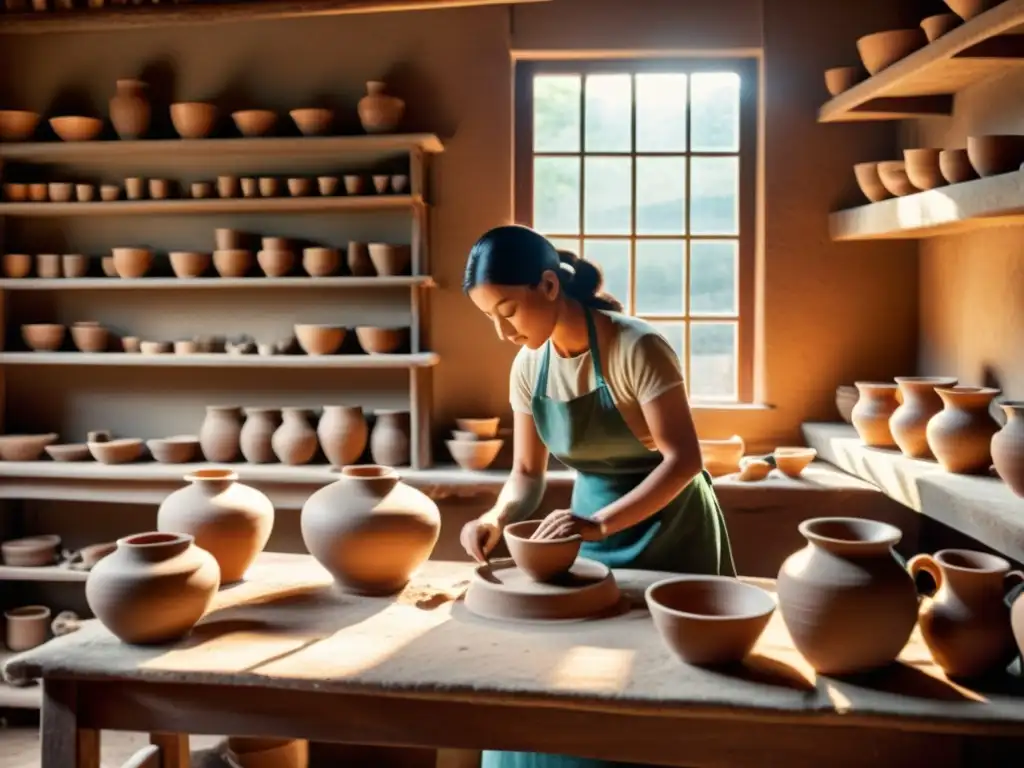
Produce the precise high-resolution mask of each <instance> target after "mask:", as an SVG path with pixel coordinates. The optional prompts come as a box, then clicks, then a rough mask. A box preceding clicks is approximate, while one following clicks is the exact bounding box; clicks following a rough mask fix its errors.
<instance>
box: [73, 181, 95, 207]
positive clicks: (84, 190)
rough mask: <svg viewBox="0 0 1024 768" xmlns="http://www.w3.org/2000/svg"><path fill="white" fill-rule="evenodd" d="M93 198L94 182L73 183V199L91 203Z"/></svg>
mask: <svg viewBox="0 0 1024 768" xmlns="http://www.w3.org/2000/svg"><path fill="white" fill-rule="evenodd" d="M95 199H96V185H95V184H75V200H77V201H78V202H80V203H91V202H93V200H95Z"/></svg>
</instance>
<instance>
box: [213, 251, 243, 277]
mask: <svg viewBox="0 0 1024 768" xmlns="http://www.w3.org/2000/svg"><path fill="white" fill-rule="evenodd" d="M251 267H252V251H247V250H245V249H244V248H231V249H226V250H216V251H214V252H213V268H214V269H216V270H217V274H218V275H220V276H221V277H245V276H246V274H247V273H248V272H249V269H250V268H251Z"/></svg>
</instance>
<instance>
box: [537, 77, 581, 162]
mask: <svg viewBox="0 0 1024 768" xmlns="http://www.w3.org/2000/svg"><path fill="white" fill-rule="evenodd" d="M581 87H582V84H581V82H580V76H579V75H537V76H536V77H534V78H533V149H534V151H535V152H579V150H580V89H581Z"/></svg>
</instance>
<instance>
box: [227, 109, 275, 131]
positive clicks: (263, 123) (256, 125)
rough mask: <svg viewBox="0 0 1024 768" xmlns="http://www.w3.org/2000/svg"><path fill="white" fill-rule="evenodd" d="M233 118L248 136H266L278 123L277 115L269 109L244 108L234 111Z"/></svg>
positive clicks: (239, 128) (240, 129)
mask: <svg viewBox="0 0 1024 768" xmlns="http://www.w3.org/2000/svg"><path fill="white" fill-rule="evenodd" d="M231 119H232V120H234V122H235V126H236V127H237V128H238V131H239V132H240V133H241V134H242V135H243V136H246V137H253V136H266V135H267V134H268V133H270V132H271V131H272V130H274V125H275V124H276V123H277V115H276V114H275V113H274V112H271V111H270V110H269V109H243V110H241V111H239V112H232V113H231Z"/></svg>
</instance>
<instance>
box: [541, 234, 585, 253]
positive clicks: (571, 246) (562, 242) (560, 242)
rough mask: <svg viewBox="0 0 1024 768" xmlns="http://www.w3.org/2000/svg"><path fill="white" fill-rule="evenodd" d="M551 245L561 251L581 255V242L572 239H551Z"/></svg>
mask: <svg viewBox="0 0 1024 768" xmlns="http://www.w3.org/2000/svg"><path fill="white" fill-rule="evenodd" d="M548 239H549V240H550V241H551V244H552V245H553V246H555V248H557V249H558V250H560V251H569V253H575V254H576V255H577V256H579V255H580V241H579V240H576V239H574V238H571V237H549V238H548Z"/></svg>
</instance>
